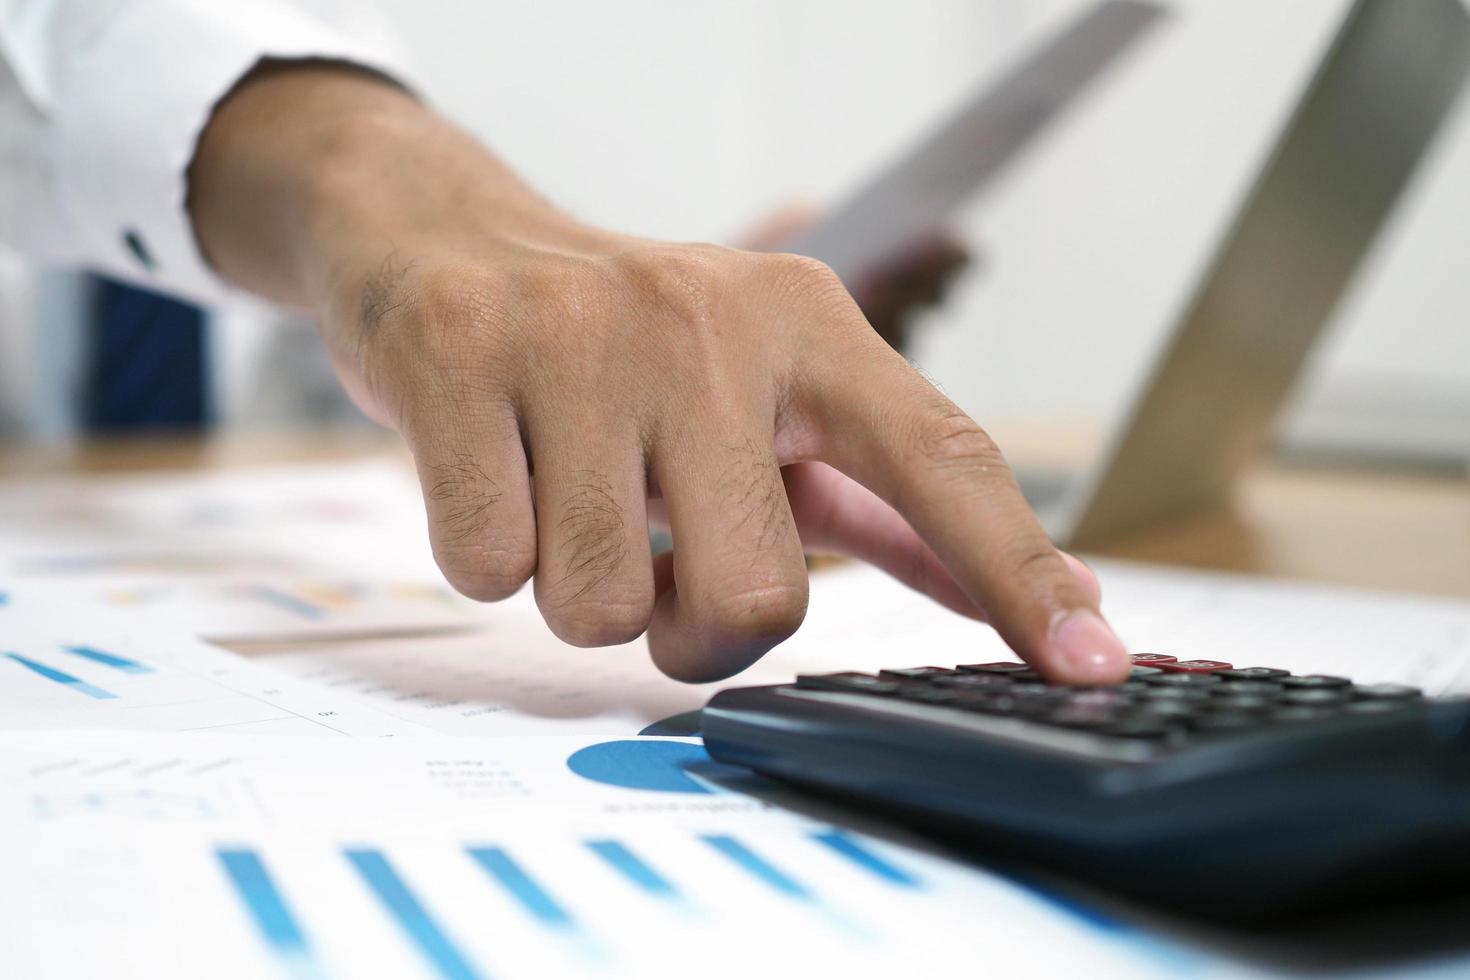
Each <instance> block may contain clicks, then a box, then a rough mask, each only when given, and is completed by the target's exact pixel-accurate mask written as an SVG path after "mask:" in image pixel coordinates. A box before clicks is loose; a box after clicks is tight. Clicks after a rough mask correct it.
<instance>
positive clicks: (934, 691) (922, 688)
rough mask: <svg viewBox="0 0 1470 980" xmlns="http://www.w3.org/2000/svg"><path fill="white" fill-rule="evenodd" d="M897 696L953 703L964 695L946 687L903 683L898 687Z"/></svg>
mask: <svg viewBox="0 0 1470 980" xmlns="http://www.w3.org/2000/svg"><path fill="white" fill-rule="evenodd" d="M898 696H899V697H901V698H903V699H904V700H905V701H920V702H922V703H924V704H954V703H955V702H957V701H959V700H960V699H961V698H963V697H964V696H965V695H964V694H963V693H962V692H960V691H955V690H952V689H950V688H947V687H930V686H929V685H928V684H905V685H903V686H902V687H900V688H899V689H898Z"/></svg>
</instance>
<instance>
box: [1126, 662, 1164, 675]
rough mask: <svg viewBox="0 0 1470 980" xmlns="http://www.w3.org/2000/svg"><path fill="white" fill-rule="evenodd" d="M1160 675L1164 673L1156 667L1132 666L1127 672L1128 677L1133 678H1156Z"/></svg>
mask: <svg viewBox="0 0 1470 980" xmlns="http://www.w3.org/2000/svg"><path fill="white" fill-rule="evenodd" d="M1162 673H1164V671H1162V670H1160V669H1159V668H1158V667H1145V666H1144V665H1143V664H1134V665H1133V666H1132V667H1131V668H1129V670H1128V676H1129V677H1134V678H1141V677H1157V676H1159V675H1160V674H1162Z"/></svg>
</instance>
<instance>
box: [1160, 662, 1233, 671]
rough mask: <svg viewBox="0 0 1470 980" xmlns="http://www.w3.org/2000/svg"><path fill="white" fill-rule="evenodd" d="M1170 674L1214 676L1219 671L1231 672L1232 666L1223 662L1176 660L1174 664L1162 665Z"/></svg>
mask: <svg viewBox="0 0 1470 980" xmlns="http://www.w3.org/2000/svg"><path fill="white" fill-rule="evenodd" d="M1160 668H1161V669H1162V670H1164V671H1165V672H1166V673H1170V674H1213V673H1214V672H1215V671H1217V670H1230V669H1232V666H1231V665H1230V664H1227V663H1226V662H1225V661H1223V660H1176V661H1174V662H1173V663H1172V664H1160Z"/></svg>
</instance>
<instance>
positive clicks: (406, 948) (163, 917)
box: [0, 735, 1245, 980]
mask: <svg viewBox="0 0 1470 980" xmlns="http://www.w3.org/2000/svg"><path fill="white" fill-rule="evenodd" d="M299 744H300V743H298V742H282V741H279V740H273V739H263V738H257V739H229V738H220V739H191V738H185V737H164V736H159V737H155V738H152V739H146V740H143V739H137V738H128V737H125V736H110V737H109V736H91V737H78V736H67V737H62V736H56V737H48V738H38V737H36V736H31V737H26V738H20V737H17V736H14V735H8V736H7V735H0V813H3V814H4V820H5V825H6V826H7V828H9V829H8V831H7V833H6V835H5V836H4V838H3V840H0V860H3V862H4V866H5V868H6V874H5V875H4V876H0V921H5V922H6V923H7V925H8V928H7V932H8V933H10V936H11V938H10V940H9V944H8V949H7V955H6V966H7V973H6V975H7V976H8V977H16V978H31V977H42V976H44V977H48V978H55V977H84V976H85V977H91V976H107V977H110V978H126V977H138V978H142V977H147V978H148V980H171V978H175V977H177V978H188V980H194V978H197V977H200V976H210V977H215V978H220V980H227V978H233V977H252V978H258V977H271V976H287V977H326V976H331V977H345V978H352V977H388V976H391V977H394V978H412V977H436V978H470V977H485V976H495V977H501V978H507V977H509V978H515V977H547V976H557V977H561V976H584V975H586V976H607V975H612V976H625V977H638V978H656V977H675V976H678V977H685V976H688V975H689V974H690V973H697V974H698V975H700V976H715V977H735V976H742V977H745V976H759V975H762V974H766V975H771V974H774V975H777V976H843V977H878V976H883V977H887V976H895V975H905V976H924V977H929V976H941V975H943V976H961V975H974V974H975V972H976V971H977V970H978V969H981V968H983V971H984V972H985V973H986V974H990V973H995V974H997V975H1001V974H1003V975H1005V976H1011V977H1058V976H1085V977H1089V978H1094V977H1114V976H1116V977H1129V978H1147V977H1158V976H1177V975H1189V976H1195V977H1213V976H1234V975H1243V974H1244V973H1245V971H1241V970H1237V969H1234V968H1231V967H1229V966H1228V965H1225V964H1222V963H1219V962H1218V961H1216V960H1214V959H1211V958H1207V957H1204V956H1202V955H1199V954H1195V953H1193V952H1190V951H1188V950H1186V949H1184V948H1182V947H1178V946H1175V945H1173V944H1171V943H1168V942H1166V941H1163V940H1159V939H1156V938H1151V937H1149V936H1146V935H1144V934H1143V933H1140V932H1138V931H1136V930H1134V929H1132V928H1131V927H1129V926H1128V925H1126V924H1124V923H1117V922H1100V921H1098V920H1097V919H1095V918H1093V917H1091V916H1089V915H1079V914H1077V913H1076V912H1074V911H1072V910H1071V909H1070V908H1069V907H1068V906H1067V905H1066V903H1064V902H1059V901H1058V900H1056V899H1055V898H1053V897H1051V896H1049V895H1047V894H1046V893H1044V892H1042V891H1038V890H1037V889H1035V888H1034V887H1032V886H1023V885H1021V884H1018V883H1016V882H1013V881H1010V880H1007V879H1005V878H1001V877H998V876H996V875H993V874H990V873H987V872H984V871H979V870H975V869H971V868H967V867H964V866H961V865H957V864H954V863H952V862H949V861H945V860H942V859H940V858H937V857H935V856H933V855H931V854H928V853H926V852H925V851H923V850H922V849H919V848H916V847H913V846H909V845H908V844H906V843H903V842H901V841H895V840H890V839H880V838H877V837H873V836H870V835H868V834H866V833H863V832H860V831H856V830H853V829H851V828H844V827H837V826H834V825H833V824H832V823H831V822H830V821H828V820H825V819H821V818H816V817H807V816H801V815H798V814H796V813H794V812H790V811H786V810H783V809H780V808H772V807H770V806H767V805H765V804H764V803H763V802H761V801H759V800H756V799H752V798H750V797H747V796H745V795H742V794H741V793H740V792H738V791H736V790H733V789H730V788H726V787H725V786H724V785H723V784H722V783H721V782H720V781H719V780H718V777H715V776H712V775H701V773H702V772H706V773H707V772H708V770H704V769H702V766H704V765H705V763H704V762H703V761H702V758H701V757H702V749H700V747H699V746H698V745H697V743H694V742H692V741H683V740H672V739H641V740H612V741H600V740H595V739H594V740H589V739H585V738H568V737H552V736H548V737H528V738H501V739H395V740H392V741H388V742H384V741H380V740H379V741H366V740H339V741H337V742H332V743H327V742H318V743H314V747H315V751H313V752H312V753H311V754H310V755H309V756H305V755H303V754H302V753H301V752H300V751H299V750H298V748H297V746H299Z"/></svg>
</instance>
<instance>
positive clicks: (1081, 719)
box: [1038, 704, 1118, 730]
mask: <svg viewBox="0 0 1470 980" xmlns="http://www.w3.org/2000/svg"><path fill="white" fill-rule="evenodd" d="M1038 720H1040V721H1044V722H1047V723H1048V724H1052V725H1058V726H1060V727H1062V728H1082V729H1094V730H1095V729H1101V728H1106V727H1108V726H1109V725H1112V724H1113V723H1115V722H1116V721H1117V720H1118V713H1117V712H1116V711H1114V710H1113V709H1111V708H1105V707H1101V706H1098V705H1086V704H1067V705H1062V706H1061V707H1060V708H1057V709H1056V710H1055V711H1053V712H1052V713H1051V714H1049V715H1046V716H1044V717H1042V718H1040V719H1038Z"/></svg>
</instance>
